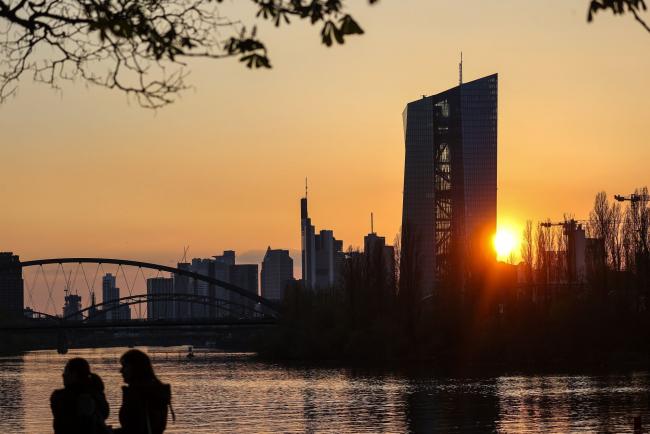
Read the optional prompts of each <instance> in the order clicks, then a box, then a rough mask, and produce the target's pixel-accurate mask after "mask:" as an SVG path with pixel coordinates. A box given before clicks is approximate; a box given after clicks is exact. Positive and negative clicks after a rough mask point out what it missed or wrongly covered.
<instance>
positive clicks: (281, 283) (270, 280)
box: [261, 247, 293, 301]
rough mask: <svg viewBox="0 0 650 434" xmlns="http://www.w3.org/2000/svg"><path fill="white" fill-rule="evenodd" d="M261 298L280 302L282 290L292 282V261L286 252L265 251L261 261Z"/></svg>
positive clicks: (269, 249) (282, 294)
mask: <svg viewBox="0 0 650 434" xmlns="http://www.w3.org/2000/svg"><path fill="white" fill-rule="evenodd" d="M261 280H262V297H264V298H267V299H269V300H274V301H281V300H282V299H283V298H284V289H285V287H286V286H287V284H288V283H289V282H290V281H292V280H293V259H291V256H289V251H288V250H271V247H269V248H268V249H266V254H265V255H264V260H263V261H262V273H261Z"/></svg>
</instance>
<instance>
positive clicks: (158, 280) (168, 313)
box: [147, 277, 174, 320]
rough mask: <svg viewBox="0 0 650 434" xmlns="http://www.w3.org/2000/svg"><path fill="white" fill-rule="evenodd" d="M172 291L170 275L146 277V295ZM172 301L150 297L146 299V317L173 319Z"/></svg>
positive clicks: (168, 293)
mask: <svg viewBox="0 0 650 434" xmlns="http://www.w3.org/2000/svg"><path fill="white" fill-rule="evenodd" d="M173 292H174V279H173V278H172V277H154V278H151V279H147V295H153V296H163V297H164V296H165V295H171V294H172V293H173ZM173 318H174V302H173V301H172V300H165V299H155V298H153V299H151V300H148V301H147V319H149V320H157V319H173Z"/></svg>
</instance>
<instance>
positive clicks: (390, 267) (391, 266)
mask: <svg viewBox="0 0 650 434" xmlns="http://www.w3.org/2000/svg"><path fill="white" fill-rule="evenodd" d="M363 253H364V255H366V257H367V258H368V259H369V260H370V261H380V263H381V266H382V267H383V269H384V275H385V278H386V281H387V282H390V281H392V280H394V278H395V248H394V247H393V246H387V245H386V238H385V237H380V236H379V235H377V233H375V232H370V233H369V234H368V235H366V236H365V237H363Z"/></svg>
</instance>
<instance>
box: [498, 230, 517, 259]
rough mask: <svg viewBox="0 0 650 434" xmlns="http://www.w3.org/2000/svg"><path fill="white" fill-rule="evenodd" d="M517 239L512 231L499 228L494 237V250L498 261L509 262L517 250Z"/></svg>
mask: <svg viewBox="0 0 650 434" xmlns="http://www.w3.org/2000/svg"><path fill="white" fill-rule="evenodd" d="M516 244H517V238H516V237H515V234H514V232H513V231H512V230H510V229H505V228H499V229H498V230H497V233H496V234H495V235H494V250H496V252H497V259H499V260H502V261H504V260H507V259H508V258H509V256H510V254H511V253H513V251H514V249H515V245H516Z"/></svg>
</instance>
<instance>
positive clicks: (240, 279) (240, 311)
mask: <svg viewBox="0 0 650 434" xmlns="http://www.w3.org/2000/svg"><path fill="white" fill-rule="evenodd" d="M258 275H259V274H258V267H257V264H235V265H231V266H230V282H229V283H232V284H233V285H236V286H238V287H240V288H242V289H244V290H245V291H248V292H250V293H251V294H254V295H258V294H257V291H258V287H259V285H258ZM228 299H229V301H230V302H231V303H232V305H231V306H230V309H231V312H230V313H231V315H233V314H234V316H245V315H247V314H249V313H250V312H251V310H252V309H254V308H255V302H254V301H253V300H251V299H249V298H246V297H244V296H242V295H239V294H235V293H233V292H229V297H228Z"/></svg>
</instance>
